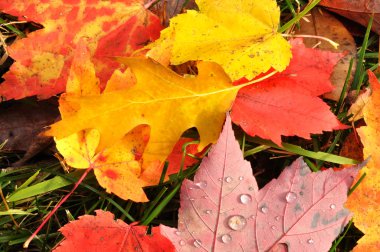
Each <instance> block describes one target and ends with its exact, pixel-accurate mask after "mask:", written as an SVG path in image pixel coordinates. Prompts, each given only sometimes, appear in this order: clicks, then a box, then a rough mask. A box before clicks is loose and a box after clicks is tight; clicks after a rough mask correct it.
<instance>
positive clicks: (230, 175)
mask: <svg viewBox="0 0 380 252" xmlns="http://www.w3.org/2000/svg"><path fill="white" fill-rule="evenodd" d="M359 168H360V167H352V168H347V169H344V170H342V171H338V172H335V171H333V170H332V169H329V170H326V171H321V172H315V173H312V172H311V171H310V169H309V167H307V165H306V164H305V163H304V161H302V159H301V158H299V159H297V160H296V161H294V163H293V164H292V165H291V166H289V167H286V168H285V169H284V171H283V172H282V173H281V175H280V177H279V178H278V179H274V180H272V181H271V182H270V183H268V184H267V185H266V186H265V187H264V188H262V189H261V190H260V191H259V190H258V187H257V183H256V180H255V178H254V177H253V175H252V169H251V166H250V164H249V162H247V161H245V160H244V158H243V155H242V152H241V150H240V147H239V144H238V142H237V141H236V139H235V137H234V132H233V130H232V125H231V119H230V117H229V115H227V119H226V124H225V126H224V129H223V132H222V133H221V135H220V137H219V140H218V142H217V143H216V144H215V145H214V146H213V147H212V149H211V151H210V153H209V155H208V157H206V158H204V159H203V161H202V164H201V166H200V167H199V170H198V171H197V173H196V174H195V177H194V181H191V180H185V181H184V182H183V184H182V187H181V195H180V197H181V208H180V209H179V221H178V228H177V229H176V228H170V227H167V226H164V225H161V227H160V228H161V233H162V234H163V235H164V236H166V237H167V238H169V239H170V240H171V241H172V242H173V244H174V246H175V247H176V249H177V251H286V249H287V250H288V251H328V249H329V248H330V246H331V242H332V241H333V240H334V239H335V238H336V237H337V236H338V235H339V233H340V232H341V231H342V230H343V228H344V226H345V225H346V224H347V223H348V221H349V220H350V219H351V214H350V212H349V211H348V210H347V209H345V208H344V207H343V204H344V202H345V201H346V198H347V196H346V195H347V190H348V188H349V187H350V186H351V184H352V182H353V178H354V177H355V175H356V174H357V172H358V170H359Z"/></svg>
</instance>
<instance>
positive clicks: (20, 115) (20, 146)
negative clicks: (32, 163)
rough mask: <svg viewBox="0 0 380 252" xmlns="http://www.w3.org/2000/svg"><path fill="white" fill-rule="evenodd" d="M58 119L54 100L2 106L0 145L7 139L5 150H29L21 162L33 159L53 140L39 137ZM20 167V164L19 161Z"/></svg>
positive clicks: (0, 112)
mask: <svg viewBox="0 0 380 252" xmlns="http://www.w3.org/2000/svg"><path fill="white" fill-rule="evenodd" d="M58 116H59V113H58V109H57V107H56V106H55V105H54V104H53V103H52V102H51V101H43V102H36V101H32V102H29V103H26V102H25V101H23V102H12V103H6V104H2V106H1V107H0V143H3V142H4V141H6V140H7V143H6V144H5V146H4V148H3V150H5V151H26V154H25V156H24V158H23V159H22V161H26V160H27V159H29V158H31V157H33V156H34V155H35V154H37V153H39V152H40V151H42V150H43V149H44V148H45V147H46V146H47V145H48V144H49V143H50V141H51V138H50V137H46V136H39V134H40V133H41V132H42V131H43V129H44V127H46V126H49V125H50V124H52V123H53V122H54V121H55V120H56V119H57V117H58ZM20 161H21V160H20ZM18 164H21V163H20V162H18Z"/></svg>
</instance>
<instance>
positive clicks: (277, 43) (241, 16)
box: [147, 0, 291, 80]
mask: <svg viewBox="0 0 380 252" xmlns="http://www.w3.org/2000/svg"><path fill="white" fill-rule="evenodd" d="M196 3H197V5H198V7H199V12H198V11H195V10H188V11H187V12H186V13H185V14H180V15H178V16H176V17H174V18H172V19H171V20H170V26H169V27H168V28H166V29H164V30H163V31H162V32H161V36H160V38H159V39H158V40H156V42H154V43H153V44H151V45H149V46H148V48H151V50H150V51H149V52H148V54H147V55H148V56H149V57H151V58H153V59H155V60H157V61H159V62H161V63H162V64H164V65H167V64H168V63H169V61H170V63H171V64H173V65H179V64H182V63H185V62H187V61H190V60H203V61H211V62H216V63H218V64H219V65H221V66H222V67H223V69H224V71H225V72H226V73H227V74H228V75H229V77H230V78H231V79H232V80H238V79H240V78H242V77H246V78H247V79H252V78H254V77H255V76H257V75H259V74H260V73H263V72H267V71H268V70H269V69H270V68H271V67H273V68H274V69H276V70H277V71H282V70H284V69H285V68H286V66H287V65H288V64H289V60H290V58H291V53H290V47H289V44H288V43H287V41H286V40H285V39H284V38H283V37H282V36H281V34H279V33H277V28H278V25H279V19H280V9H279V7H278V6H277V4H276V1H273V0H264V1H246V0H239V1H229V0H221V1H210V0H198V1H196ZM252 27H254V29H252Z"/></svg>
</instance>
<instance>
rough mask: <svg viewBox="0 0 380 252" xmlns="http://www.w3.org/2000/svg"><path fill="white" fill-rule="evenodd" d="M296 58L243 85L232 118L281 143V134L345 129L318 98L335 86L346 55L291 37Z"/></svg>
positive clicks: (251, 132) (255, 133)
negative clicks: (334, 74) (336, 73)
mask: <svg viewBox="0 0 380 252" xmlns="http://www.w3.org/2000/svg"><path fill="white" fill-rule="evenodd" d="M291 44H292V53H293V58H292V60H291V61H290V64H289V66H288V67H287V69H286V70H285V71H283V72H281V73H277V74H275V75H274V76H272V77H270V78H268V79H266V80H264V81H262V82H259V83H257V84H254V85H249V86H247V87H244V88H242V89H241V90H240V91H239V93H238V95H237V98H236V100H235V103H234V105H233V107H232V115H231V117H232V120H233V122H234V123H236V124H238V125H240V127H242V128H243V129H244V131H245V132H247V133H248V134H249V135H251V136H259V137H261V138H265V139H270V140H272V141H273V142H275V143H276V144H278V145H281V136H293V135H296V136H300V137H303V138H307V139H308V138H310V134H319V133H322V131H331V130H333V129H344V128H346V126H345V125H343V124H341V123H340V122H339V121H338V119H337V118H336V117H335V115H334V114H333V113H332V112H331V111H330V107H329V106H328V105H327V104H325V103H324V102H323V101H322V99H320V98H318V96H319V95H322V94H324V93H326V92H329V91H331V90H332V89H333V86H332V84H331V82H330V75H331V73H332V71H333V68H334V66H335V64H336V63H337V62H338V61H339V59H340V58H341V57H342V56H343V54H341V53H332V52H328V51H321V50H317V49H311V48H306V47H305V45H304V44H303V43H302V40H301V39H294V40H292V41H291Z"/></svg>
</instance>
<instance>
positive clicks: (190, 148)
mask: <svg viewBox="0 0 380 252" xmlns="http://www.w3.org/2000/svg"><path fill="white" fill-rule="evenodd" d="M193 141H195V139H193V138H181V139H180V140H179V141H178V142H177V143H176V144H175V146H174V148H173V150H172V152H171V153H170V155H169V156H168V158H167V159H166V160H167V161H168V162H169V166H168V170H167V172H166V174H167V175H171V174H175V173H178V171H179V169H180V167H181V162H182V156H183V151H184V150H183V146H184V145H185V144H188V143H190V142H193ZM186 153H187V154H192V155H194V156H196V157H199V156H200V155H201V153H199V152H198V144H196V143H195V144H189V145H187V147H186ZM197 162H199V161H198V160H197V159H195V158H193V157H190V156H188V155H186V156H185V159H184V167H183V168H184V170H186V169H187V168H188V167H190V166H192V165H194V164H196V163H197Z"/></svg>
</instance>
